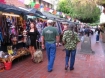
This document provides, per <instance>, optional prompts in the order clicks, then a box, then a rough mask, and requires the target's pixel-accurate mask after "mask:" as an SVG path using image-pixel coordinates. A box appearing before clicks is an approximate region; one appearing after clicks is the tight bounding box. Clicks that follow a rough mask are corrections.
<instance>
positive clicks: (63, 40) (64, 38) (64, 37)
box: [62, 32, 67, 45]
mask: <svg viewBox="0 0 105 78" xmlns="http://www.w3.org/2000/svg"><path fill="white" fill-rule="evenodd" d="M66 34H67V33H66V32H64V34H63V37H62V42H63V45H65V44H66Z"/></svg>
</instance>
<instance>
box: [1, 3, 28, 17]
mask: <svg viewBox="0 0 105 78" xmlns="http://www.w3.org/2000/svg"><path fill="white" fill-rule="evenodd" d="M0 11H3V12H9V13H11V12H12V13H15V14H19V15H21V14H28V13H29V12H28V11H25V10H22V9H20V8H18V7H15V6H14V5H7V4H2V3H0Z"/></svg>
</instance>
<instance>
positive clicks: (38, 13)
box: [19, 7, 46, 18]
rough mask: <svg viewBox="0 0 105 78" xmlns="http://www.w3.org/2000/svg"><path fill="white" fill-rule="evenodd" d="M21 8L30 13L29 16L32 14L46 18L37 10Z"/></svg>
mask: <svg viewBox="0 0 105 78" xmlns="http://www.w3.org/2000/svg"><path fill="white" fill-rule="evenodd" d="M19 8H20V9H23V10H26V11H28V12H29V14H32V15H33V16H36V17H41V18H46V17H45V16H44V15H43V14H42V13H41V12H40V11H38V10H37V9H35V8H31V9H28V8H23V7H19Z"/></svg>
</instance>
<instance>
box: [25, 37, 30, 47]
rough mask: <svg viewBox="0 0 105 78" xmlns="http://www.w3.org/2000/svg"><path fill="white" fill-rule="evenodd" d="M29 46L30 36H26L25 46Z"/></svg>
mask: <svg viewBox="0 0 105 78" xmlns="http://www.w3.org/2000/svg"><path fill="white" fill-rule="evenodd" d="M30 44H31V40H30V36H28V37H27V39H26V45H28V46H29V45H30Z"/></svg>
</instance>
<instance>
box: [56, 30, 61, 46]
mask: <svg viewBox="0 0 105 78" xmlns="http://www.w3.org/2000/svg"><path fill="white" fill-rule="evenodd" d="M55 29H56V28H55ZM59 38H60V37H59V33H58V30H57V29H56V43H57V46H58V44H59V40H60V39H59Z"/></svg>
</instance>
